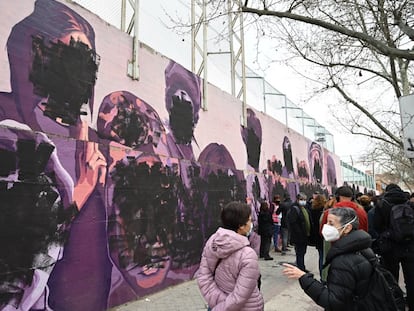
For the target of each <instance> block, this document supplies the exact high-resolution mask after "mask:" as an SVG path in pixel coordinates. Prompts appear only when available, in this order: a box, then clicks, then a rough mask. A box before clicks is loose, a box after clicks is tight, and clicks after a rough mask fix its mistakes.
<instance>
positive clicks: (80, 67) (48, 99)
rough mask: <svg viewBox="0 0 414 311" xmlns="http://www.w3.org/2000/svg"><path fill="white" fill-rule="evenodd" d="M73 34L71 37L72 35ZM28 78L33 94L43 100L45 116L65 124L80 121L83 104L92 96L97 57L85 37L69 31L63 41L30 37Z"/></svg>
mask: <svg viewBox="0 0 414 311" xmlns="http://www.w3.org/2000/svg"><path fill="white" fill-rule="evenodd" d="M72 35H73V36H72ZM32 53H33V62H32V69H31V71H30V75H29V79H30V81H31V82H32V83H33V88H34V93H35V94H36V95H38V96H40V97H42V98H43V101H42V104H41V109H42V110H43V113H44V115H46V116H48V117H50V118H51V119H53V120H56V121H58V122H61V123H64V124H70V125H73V124H75V123H76V122H77V121H78V120H79V116H80V115H81V114H86V112H82V111H81V108H82V105H84V104H87V103H88V102H89V100H90V99H91V97H92V94H93V88H94V86H95V81H96V73H97V71H98V58H97V55H96V53H95V51H94V50H92V49H91V44H90V42H89V40H88V39H87V38H86V36H85V35H84V34H82V33H80V32H72V33H70V34H68V35H66V36H65V37H63V38H62V40H57V41H56V42H47V41H46V40H45V39H44V38H43V37H42V36H37V37H35V38H33V43H32Z"/></svg>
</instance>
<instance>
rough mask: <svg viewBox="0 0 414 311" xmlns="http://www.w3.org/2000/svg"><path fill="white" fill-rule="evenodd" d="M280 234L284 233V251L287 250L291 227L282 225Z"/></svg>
mask: <svg viewBox="0 0 414 311" xmlns="http://www.w3.org/2000/svg"><path fill="white" fill-rule="evenodd" d="M280 234H281V235H282V251H284V252H286V251H287V245H288V237H289V229H288V228H285V227H280Z"/></svg>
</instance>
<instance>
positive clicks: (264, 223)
mask: <svg viewBox="0 0 414 311" xmlns="http://www.w3.org/2000/svg"><path fill="white" fill-rule="evenodd" d="M258 223H259V228H258V233H259V235H260V236H263V237H271V236H272V235H273V219H272V214H270V211H266V212H260V213H259V218H258Z"/></svg>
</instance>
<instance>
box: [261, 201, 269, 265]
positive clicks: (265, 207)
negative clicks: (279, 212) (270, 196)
mask: <svg viewBox="0 0 414 311" xmlns="http://www.w3.org/2000/svg"><path fill="white" fill-rule="evenodd" d="M258 222H259V228H258V233H259V235H260V258H264V259H265V260H273V258H272V257H270V255H269V250H270V244H271V241H272V235H273V220H272V215H271V214H270V208H269V203H267V202H266V201H263V202H262V203H261V204H260V212H259V218H258Z"/></svg>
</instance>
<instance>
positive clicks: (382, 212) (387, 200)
mask: <svg viewBox="0 0 414 311" xmlns="http://www.w3.org/2000/svg"><path fill="white" fill-rule="evenodd" d="M408 199H409V194H408V192H404V191H402V190H401V189H395V188H394V189H391V190H390V191H387V192H385V193H384V196H383V197H382V199H381V201H380V202H379V204H378V206H376V207H375V214H374V230H375V231H376V232H377V233H378V234H381V233H383V232H384V231H386V230H387V229H389V226H390V213H391V208H392V207H393V206H394V205H396V204H402V203H404V202H407V200H408Z"/></svg>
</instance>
